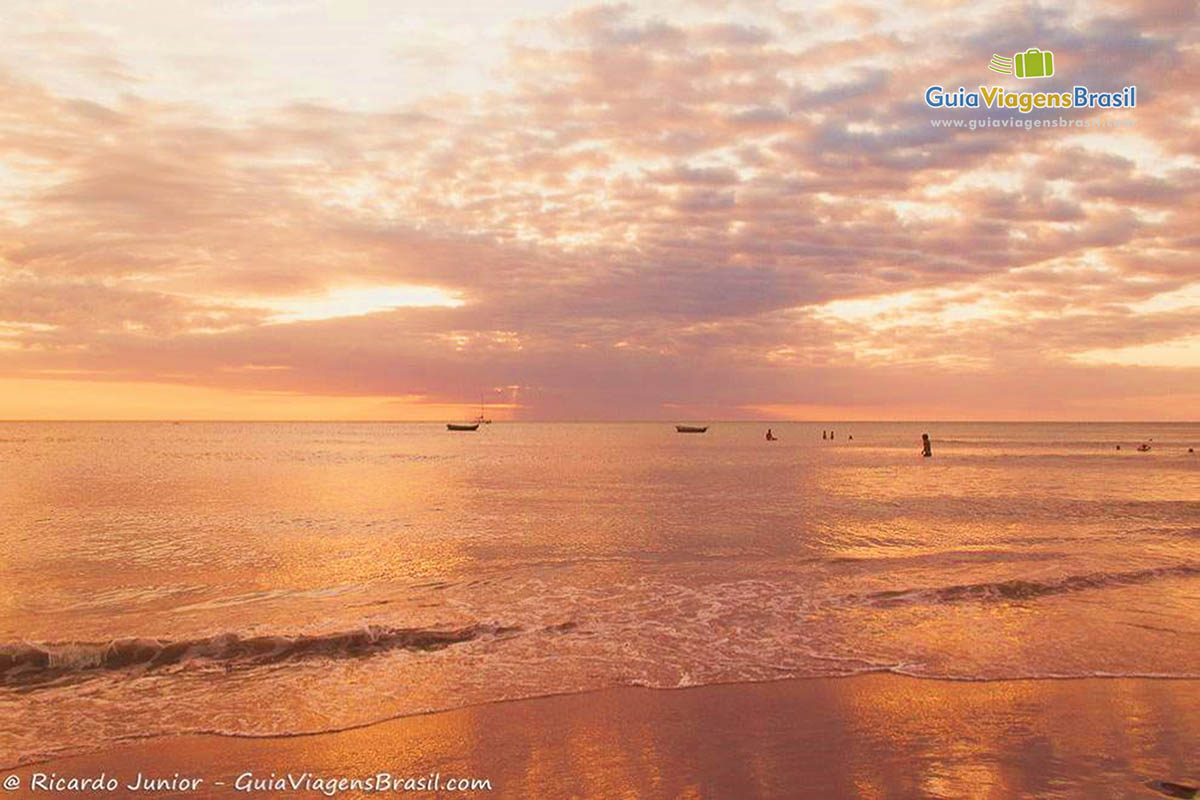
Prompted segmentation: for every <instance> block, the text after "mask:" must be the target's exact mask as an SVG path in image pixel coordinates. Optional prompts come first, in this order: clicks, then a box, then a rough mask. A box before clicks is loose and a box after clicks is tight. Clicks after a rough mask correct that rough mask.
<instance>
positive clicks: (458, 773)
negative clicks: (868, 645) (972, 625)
mask: <svg viewBox="0 0 1200 800" xmlns="http://www.w3.org/2000/svg"><path fill="white" fill-rule="evenodd" d="M139 771H140V772H142V773H144V774H146V775H153V776H159V777H166V778H171V777H172V776H173V774H174V773H179V774H180V775H181V776H197V777H200V778H203V779H204V784H203V785H201V786H200V787H199V789H198V790H196V791H193V792H174V793H172V792H157V793H151V794H152V796H156V797H246V796H260V797H266V796H281V797H282V796H288V797H320V796H322V795H320V794H319V793H317V792H308V793H303V792H300V793H269V792H245V791H236V790H235V782H236V780H237V778H238V776H239V775H240V774H243V773H247V772H253V773H254V776H255V778H258V779H261V778H269V777H270V776H271V774H272V773H274V775H275V776H276V777H277V778H281V777H284V776H286V775H288V774H289V773H290V774H292V775H296V776H299V775H301V774H303V773H309V774H310V775H313V776H320V777H321V778H339V777H347V778H349V777H363V776H368V775H372V774H374V773H378V772H382V771H386V772H390V773H392V774H393V775H395V776H405V777H413V778H416V777H423V776H428V775H429V774H430V773H439V775H440V778H441V779H442V780H443V781H444V780H446V779H447V778H451V777H468V778H485V779H488V780H490V781H491V785H492V787H493V788H492V791H490V792H478V793H474V794H472V793H468V794H471V796H480V797H484V796H486V797H504V798H510V797H512V798H526V797H528V798H534V797H537V798H560V797H587V798H626V797H628V798H634V797H637V798H642V797H646V798H760V797H762V798H806V797H813V798H843V797H845V798H884V797H886V798H924V797H946V798H967V797H972V798H974V797H987V798H1009V797H1013V798H1016V797H1038V798H1047V797H1064V798H1067V797H1070V798H1076V797H1088V798H1107V797H1114V798H1115V797H1121V798H1126V797H1149V798H1153V797H1163V796H1169V795H1166V794H1164V793H1162V792H1160V791H1156V790H1155V789H1154V788H1152V787H1151V786H1148V785H1147V784H1148V782H1151V781H1170V782H1173V783H1177V784H1184V785H1192V786H1194V785H1196V784H1197V783H1198V782H1200V682H1197V681H1191V680H1153V679H1073V680H1021V681H1000V682H988V683H983V682H980V683H967V682H950V681H935V680H918V679H911V678H905V677H901V676H896V675H890V674H875V675H865V676H858V677H853V678H821V679H812V680H787V681H778V682H773V683H760V684H738V685H726V686H705V687H697V688H690V689H680V690H668V691H664V690H653V689H642V688H622V689H611V690H605V691H599V692H591V693H586V694H578V695H564V696H558V697H546V698H538V699H531V700H520V701H513V702H504V703H496V704H491V705H484V706H476V707H472V708H463V709H458V710H453V711H446V712H441V713H435V714H428V715H423V716H416V717H406V718H402V719H396V720H391V721H388V722H383V723H380V724H377V725H372V726H369V727H366V728H361V729H358V730H352V731H345V732H340V733H329V734H320V735H314V736H302V737H291V738H278V739H245V738H226V737H218V736H179V737H170V738H163V739H149V740H142V741H135V742H130V743H126V744H123V745H119V746H117V747H113V748H109V749H107V750H104V751H101V752H96V753H91V754H87V755H82V756H75V757H70V758H63V759H58V760H55V761H50V762H46V763H43V764H40V765H35V766H29V767H25V768H22V769H20V770H17V771H16V772H15V773H14V774H16V775H17V776H18V777H19V778H20V779H21V786H22V788H21V789H20V790H18V791H16V792H9V793H8V794H7V796H9V797H20V796H45V795H46V794H47V793H45V792H40V793H29V785H30V779H31V777H32V775H33V773H43V774H50V773H54V774H56V775H57V776H58V777H60V778H71V777H94V776H97V775H98V774H99V773H101V772H103V773H106V774H107V775H108V776H115V777H117V778H118V779H119V780H120V781H121V783H122V786H124V784H126V783H128V782H132V781H134V780H135V776H136V775H137V773H138V772H139ZM215 781H223V782H225V783H226V784H227V785H226V786H225V787H219V786H215V785H214V782H215ZM1167 788H1168V790H1169V787H1167ZM408 794H409V796H435V794H434V793H416V794H413V793H408ZM74 796H104V797H120V796H142V797H145V796H147V794H145V793H142V794H137V793H134V792H129V791H127V790H125V789H123V788H122V789H119V790H118V791H117V792H114V793H96V794H86V793H85V794H83V795H80V794H75V795H74ZM341 796H343V797H356V796H362V795H361V794H360V793H359V792H356V791H348V792H346V793H344V794H342V795H341ZM436 796H461V795H460V793H457V792H455V793H450V792H445V791H443V792H441V793H440V794H437V795H436Z"/></svg>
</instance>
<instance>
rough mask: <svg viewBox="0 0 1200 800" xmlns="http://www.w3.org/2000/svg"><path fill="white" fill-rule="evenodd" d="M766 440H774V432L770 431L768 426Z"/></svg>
mask: <svg viewBox="0 0 1200 800" xmlns="http://www.w3.org/2000/svg"><path fill="white" fill-rule="evenodd" d="M767 441H768V442H773V441H775V434H773V433H771V429H770V428H767Z"/></svg>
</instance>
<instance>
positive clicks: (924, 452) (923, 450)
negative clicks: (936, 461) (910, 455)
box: [921, 433, 933, 458]
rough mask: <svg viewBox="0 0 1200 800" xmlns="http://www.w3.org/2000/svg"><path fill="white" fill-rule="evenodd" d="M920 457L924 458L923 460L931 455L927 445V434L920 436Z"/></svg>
mask: <svg viewBox="0 0 1200 800" xmlns="http://www.w3.org/2000/svg"><path fill="white" fill-rule="evenodd" d="M921 455H923V456H925V458H929V457H930V456H931V455H933V448H932V447H931V446H930V444H929V434H928V433H922V434H921Z"/></svg>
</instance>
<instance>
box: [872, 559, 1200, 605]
mask: <svg viewBox="0 0 1200 800" xmlns="http://www.w3.org/2000/svg"><path fill="white" fill-rule="evenodd" d="M1197 575H1200V565H1194V564H1178V565H1175V566H1170V567H1158V568H1155V569H1143V570H1135V571H1130V572H1092V573H1088V574H1085V575H1068V576H1066V577H1065V578H1058V579H1055V580H1045V581H1030V580H1016V579H1015V580H1009V581H994V582H987V583H965V584H957V585H953V586H938V587H932V588H927V589H899V590H892V591H884V592H873V593H871V594H869V595H867V596H866V598H865V599H866V601H867V602H868V603H869V604H871V605H875V606H883V607H887V606H894V605H903V604H907V603H934V604H939V603H961V602H969V601H975V602H1004V601H1009V600H1027V599H1032V598H1036V597H1044V596H1046V595H1054V594H1066V593H1068V592H1079V591H1084V590H1086V589H1103V588H1106V587H1110V586H1129V585H1132V584H1137V583H1147V582H1149V581H1154V580H1158V579H1161V578H1178V577H1192V576H1197Z"/></svg>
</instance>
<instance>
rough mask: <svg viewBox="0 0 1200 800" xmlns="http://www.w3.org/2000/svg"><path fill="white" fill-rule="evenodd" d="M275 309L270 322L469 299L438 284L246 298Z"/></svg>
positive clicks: (455, 304)
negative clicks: (266, 298)
mask: <svg viewBox="0 0 1200 800" xmlns="http://www.w3.org/2000/svg"><path fill="white" fill-rule="evenodd" d="M243 302H244V303H245V305H248V306H256V307H259V308H262V307H265V308H268V309H271V310H272V311H274V312H275V313H274V314H273V315H272V316H271V317H270V322H275V323H283V322H311V321H314V320H322V319H336V318H338V317H360V316H364V315H366V314H374V313H376V312H379V311H394V310H396V309H398V308H430V307H442V308H458V307H459V306H462V305H464V304H465V303H466V301H465V300H463V299H462V295H461V294H460V293H459V292H451V291H447V290H445V289H439V288H437V287H434V286H360V287H343V288H340V289H330V290H329V291H328V292H326V293H325V294H321V295H313V296H299V297H280V298H272V299H268V300H254V301H243Z"/></svg>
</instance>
